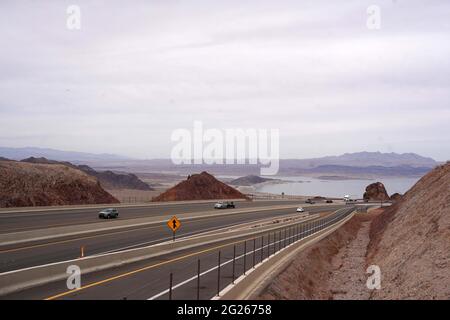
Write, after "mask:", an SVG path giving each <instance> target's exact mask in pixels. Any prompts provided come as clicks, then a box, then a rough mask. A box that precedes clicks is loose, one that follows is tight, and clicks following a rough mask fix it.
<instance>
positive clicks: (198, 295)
mask: <svg viewBox="0 0 450 320" xmlns="http://www.w3.org/2000/svg"><path fill="white" fill-rule="evenodd" d="M197 300H200V259H198V262H197Z"/></svg>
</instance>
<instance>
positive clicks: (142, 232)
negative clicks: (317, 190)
mask: <svg viewBox="0 0 450 320" xmlns="http://www.w3.org/2000/svg"><path fill="white" fill-rule="evenodd" d="M276 203H277V204H280V202H279V201H278V202H276ZM289 203H292V202H282V204H283V205H285V204H289ZM294 203H295V204H298V202H294ZM250 204H251V203H247V202H245V203H239V204H238V207H239V208H242V207H243V206H244V205H246V206H248V207H249V208H250ZM264 204H265V205H273V204H274V202H273V201H261V202H254V203H253V205H256V206H257V207H261V209H263V205H264ZM205 205H206V206H207V209H209V210H210V209H211V204H202V205H201V207H202V208H205ZM197 206H200V205H199V204H195V205H190V206H189V205H183V206H180V205H176V206H174V208H175V209H172V210H169V209H167V208H161V207H159V208H158V210H159V211H158V212H159V214H160V215H161V212H164V211H165V212H167V213H166V215H165V218H166V219H169V218H170V217H171V216H172V215H173V214H176V213H177V212H180V213H181V212H182V213H186V212H187V210H190V211H193V210H195V209H194V208H197ZM342 206H343V205H331V206H330V205H327V206H324V205H316V206H314V207H313V208H310V209H308V211H309V212H311V213H316V212H325V211H328V212H329V211H332V210H336V209H338V208H341V207H342ZM192 207H194V208H192ZM134 209H135V208H133V209H131V208H130V209H129V210H130V211H131V212H135V211H134ZM139 210H141V212H142V213H140V214H145V210H146V209H145V208H139ZM155 210H156V209H155V208H151V213H148V214H149V215H150V214H156V211H155ZM123 211H125V212H126V213H122V212H123ZM120 212H121V215H122V214H123V215H127V210H125V209H121V210H120ZM220 212H223V213H226V212H229V211H228V210H222V211H220ZM294 212H295V208H292V209H276V210H258V211H252V212H247V213H239V214H231V215H220V216H205V217H202V218H197V219H190V220H183V221H182V228H181V229H180V230H179V231H178V232H177V236H178V237H183V236H187V235H194V234H198V233H201V232H205V231H209V230H214V229H219V228H223V227H227V226H232V225H235V224H240V223H244V222H250V221H256V220H260V219H264V218H270V217H277V216H282V215H286V214H292V213H294ZM33 214H34V213H33ZM66 214H67V215H70V214H72V213H71V212H67V213H66ZM95 214H96V213H95ZM59 215H60V214H59V213H58V216H59ZM81 215H85V213H81ZM23 219H25V220H27V219H28V215H26V216H25V217H23ZM95 222H98V219H96V220H95ZM171 237H172V233H171V231H170V230H169V229H168V227H167V226H166V224H165V223H156V224H152V225H145V226H136V227H129V228H125V229H120V230H111V231H107V232H105V231H102V232H94V233H90V234H88V235H79V236H71V237H66V238H58V239H54V240H43V241H35V242H32V243H25V244H17V245H8V246H1V247H0V272H6V271H11V270H17V269H22V268H27V267H32V266H38V265H43V264H48V263H53V262H60V261H65V260H71V259H76V258H79V257H80V254H81V247H82V246H83V247H84V254H85V256H89V255H95V254H101V253H109V252H115V251H120V250H125V249H131V248H138V247H143V246H148V245H151V244H156V243H159V242H163V241H167V240H169V239H171Z"/></svg>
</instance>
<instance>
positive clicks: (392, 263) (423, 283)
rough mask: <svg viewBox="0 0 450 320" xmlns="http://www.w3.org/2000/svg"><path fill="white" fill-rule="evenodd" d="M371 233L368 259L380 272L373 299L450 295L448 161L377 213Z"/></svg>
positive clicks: (434, 297)
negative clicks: (379, 279)
mask: <svg viewBox="0 0 450 320" xmlns="http://www.w3.org/2000/svg"><path fill="white" fill-rule="evenodd" d="M370 237H371V242H370V245H369V249H368V261H369V262H370V263H371V264H377V265H379V266H380V268H381V272H382V277H383V288H382V290H377V291H375V292H374V293H373V295H372V298H373V299H450V163H449V162H448V163H447V164H445V165H442V166H439V167H437V168H435V169H434V170H433V171H431V172H430V173H429V174H427V175H425V176H424V177H423V178H422V179H420V180H419V181H418V182H417V183H416V184H415V185H414V186H413V187H412V188H411V189H410V190H409V191H408V192H406V193H405V195H404V196H403V197H402V199H401V200H400V201H399V202H396V203H395V205H393V206H392V207H390V208H388V209H386V210H385V211H384V212H383V213H382V214H381V215H379V216H378V217H377V218H376V219H375V220H374V221H373V223H372V226H371V230H370Z"/></svg>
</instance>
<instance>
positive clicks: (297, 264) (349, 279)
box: [260, 163, 450, 299]
mask: <svg viewBox="0 0 450 320" xmlns="http://www.w3.org/2000/svg"><path fill="white" fill-rule="evenodd" d="M369 265H376V266H378V267H379V268H380V271H381V288H380V289H379V290H369V289H367V286H366V282H367V279H368V277H369V274H366V270H367V267H368V266H369ZM260 298H261V299H450V163H447V164H445V165H442V166H439V167H437V168H435V169H434V170H433V171H431V172H430V173H428V174H427V175H425V176H424V177H422V179H420V180H419V181H418V182H417V183H416V184H415V185H414V186H413V187H412V188H411V189H410V190H409V191H408V192H407V193H405V195H404V196H402V197H401V199H400V200H398V201H397V202H396V203H395V204H393V205H392V206H390V207H387V208H384V209H377V210H374V211H372V212H371V213H370V214H363V215H361V214H358V215H356V216H355V217H354V218H352V219H351V220H350V221H349V222H347V223H346V224H345V225H344V226H343V227H341V228H340V229H339V230H337V231H336V232H334V233H332V234H331V235H329V236H328V237H326V238H325V239H323V240H321V241H319V242H318V243H316V244H314V245H313V246H312V247H310V248H308V249H306V250H304V251H303V252H301V253H300V254H299V255H298V256H296V257H295V258H294V260H293V261H292V263H291V264H290V265H289V266H288V267H287V268H286V269H285V270H284V271H283V272H281V273H280V274H279V275H278V276H277V277H276V278H275V279H274V280H273V281H272V283H271V285H270V286H269V287H268V288H266V289H265V291H264V292H263V293H262V294H261V295H260Z"/></svg>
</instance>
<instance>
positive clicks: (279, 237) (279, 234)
mask: <svg viewBox="0 0 450 320" xmlns="http://www.w3.org/2000/svg"><path fill="white" fill-rule="evenodd" d="M280 250H281V230H280V232H279V233H278V251H280Z"/></svg>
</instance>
